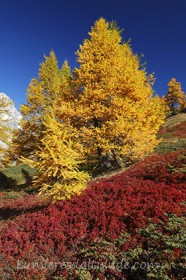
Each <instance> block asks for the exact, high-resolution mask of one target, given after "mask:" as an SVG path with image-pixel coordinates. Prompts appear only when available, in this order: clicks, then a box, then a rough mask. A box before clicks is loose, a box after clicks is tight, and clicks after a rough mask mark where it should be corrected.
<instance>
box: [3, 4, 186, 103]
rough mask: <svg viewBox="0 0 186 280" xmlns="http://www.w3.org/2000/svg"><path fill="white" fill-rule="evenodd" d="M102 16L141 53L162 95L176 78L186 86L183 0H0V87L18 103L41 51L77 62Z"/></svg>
mask: <svg viewBox="0 0 186 280" xmlns="http://www.w3.org/2000/svg"><path fill="white" fill-rule="evenodd" d="M100 17H104V18H105V19H107V20H108V21H110V20H115V21H116V22H117V23H118V25H119V26H120V28H121V29H123V28H124V29H125V31H124V33H123V39H124V40H128V39H129V38H130V39H131V44H132V49H133V51H134V52H135V53H138V54H142V53H143V54H144V60H145V61H147V70H148V72H149V73H151V72H155V77H156V78H157V79H156V83H155V86H154V90H155V91H156V93H157V94H159V95H160V96H161V95H162V94H165V93H166V91H167V83H168V81H169V80H170V79H171V78H172V77H175V78H176V79H177V80H178V81H179V82H181V83H182V88H183V90H184V91H186V75H185V69H186V0H177V1H175V0H172V1H170V0H99V1H98V0H94V1H89V0H51V1H49V0H0V40H1V42H0V92H4V93H6V94H7V95H9V96H10V98H12V99H13V101H14V102H15V105H16V107H17V108H19V107H20V105H21V103H25V102H26V89H27V87H28V85H29V82H30V80H31V79H32V78H34V77H37V73H38V69H39V64H40V63H41V62H42V61H43V56H44V54H46V55H48V54H49V52H50V50H51V49H52V50H54V52H55V53H56V55H57V58H58V60H59V62H60V64H62V63H63V61H64V60H65V59H67V60H68V61H69V64H70V66H71V68H72V69H73V68H74V66H75V61H76V57H75V54H74V53H75V51H77V49H78V48H79V45H80V44H82V42H83V40H84V39H85V38H86V37H87V36H88V35H87V33H88V31H90V28H91V26H92V25H93V23H94V22H95V21H96V20H97V19H99V18H100Z"/></svg>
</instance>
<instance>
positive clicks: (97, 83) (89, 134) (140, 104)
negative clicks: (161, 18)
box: [9, 18, 165, 199]
mask: <svg viewBox="0 0 186 280" xmlns="http://www.w3.org/2000/svg"><path fill="white" fill-rule="evenodd" d="M88 34H89V38H88V39H85V40H84V42H83V44H82V45H81V46H80V48H79V50H78V51H77V53H76V55H77V62H78V64H79V66H78V67H76V68H75V69H74V71H73V73H72V74H71V72H70V68H69V66H68V63H67V61H65V62H64V64H63V66H62V68H59V66H58V61H57V58H56V56H55V54H54V52H51V53H50V55H49V57H47V56H45V61H44V62H43V63H42V64H41V65H40V69H39V73H38V78H34V79H33V80H32V81H31V83H30V85H29V88H28V91H27V104H24V105H22V107H21V112H22V114H23V116H24V120H23V123H22V130H20V131H19V132H18V134H16V135H15V138H14V141H13V144H12V146H11V148H10V150H11V152H10V153H9V154H10V155H11V156H10V158H11V157H12V160H19V159H20V157H21V156H23V157H24V158H26V161H25V162H26V163H29V164H32V165H33V166H34V167H36V166H37V167H38V168H39V170H40V171H42V172H43V175H41V177H40V179H39V182H40V185H41V187H42V190H46V193H50V194H51V193H53V195H54V197H55V198H54V199H59V198H61V192H63V190H64V189H66V190H67V189H71V188H72V189H74V190H75V189H76V188H77V189H81V188H82V189H83V188H84V187H80V188H79V186H77V187H76V186H75V184H74V183H72V182H74V181H76V179H77V177H78V181H79V182H80V181H82V182H84V183H85V184H86V180H85V178H84V175H85V173H84V172H81V171H80V170H81V168H82V164H80V161H79V158H82V159H83V161H84V165H87V166H86V168H85V166H84V167H83V168H85V169H86V170H87V171H88V172H89V173H90V175H92V173H93V170H96V169H98V170H99V169H100V168H103V169H108V168H113V167H117V168H118V167H121V166H123V165H124V164H125V162H126V161H135V160H139V159H142V158H144V157H145V156H147V155H149V154H150V153H152V152H153V150H154V148H155V147H156V145H157V144H158V143H159V142H160V140H159V139H157V131H158V130H159V128H160V126H161V125H162V124H163V122H164V118H165V112H164V109H163V106H162V101H161V99H160V98H159V97H158V96H154V92H153V89H152V84H153V81H154V78H153V75H152V74H151V75H147V72H146V69H145V68H144V67H143V66H142V65H141V62H140V58H139V56H137V55H136V54H134V53H133V52H132V48H131V46H130V45H129V43H128V42H124V43H123V39H122V36H121V31H120V30H119V28H118V27H117V26H116V24H114V23H109V22H107V21H106V20H105V19H103V18H100V19H99V20H98V21H96V22H95V24H94V25H93V27H92V28H91V31H90V32H89V33H88ZM51 110H52V112H53V115H52V116H53V118H54V119H53V120H52V119H51V118H50V123H47V124H46V121H45V118H46V119H49V117H50V111H51ZM60 130H61V131H60ZM52 133H53V135H52ZM64 135H65V136H64ZM74 136H75V137H74ZM65 137H66V138H65ZM54 138H55V140H54ZM64 138H65V144H64ZM66 139H68V140H66ZM68 141H69V142H68ZM53 143H55V144H54V145H53ZM54 146H55V147H54ZM76 146H78V147H81V148H80V152H79V155H78V156H77V155H76V152H77V150H76V148H75V147H76ZM59 147H60V148H59ZM74 149H75V150H74ZM63 150H64V151H65V150H66V151H67V152H63ZM80 154H81V155H80ZM47 157H48V158H49V160H47ZM28 159H29V160H30V161H27V160H28ZM65 161H66V163H65ZM75 161H76V162H75ZM72 162H73V164H72ZM68 164H69V167H68V166H67V165H68ZM71 164H72V165H71ZM80 165H81V166H80ZM51 166H54V168H53V167H51ZM72 166H73V168H74V173H73V171H72ZM62 169H63V171H59V170H62ZM66 169H69V171H68V172H67V173H68V175H69V177H68V176H67V175H66V178H65V180H67V181H68V183H67V186H68V188H67V186H62V181H61V175H59V174H62V173H63V176H64V174H66V171H65V170H66ZM52 170H53V171H52ZM56 170H58V171H59V172H58V171H56ZM78 170H79V174H78ZM71 172H72V173H71ZM72 174H74V175H73V176H75V177H74V178H72ZM75 174H76V175H75ZM80 177H81V178H80ZM46 178H48V179H46ZM86 178H88V175H86ZM42 180H43V182H42ZM47 180H48V181H47ZM52 182H54V183H52ZM63 182H64V181H63ZM70 182H71V183H72V185H71V183H70ZM46 185H47V187H46ZM70 185H71V187H70ZM44 186H45V187H44ZM50 187H51V188H53V191H52V192H50V191H49V189H50ZM60 188H61V190H60ZM63 188H64V189H63ZM77 189H76V190H77ZM70 193H71V194H73V191H69V194H70ZM69 194H68V195H67V196H69Z"/></svg>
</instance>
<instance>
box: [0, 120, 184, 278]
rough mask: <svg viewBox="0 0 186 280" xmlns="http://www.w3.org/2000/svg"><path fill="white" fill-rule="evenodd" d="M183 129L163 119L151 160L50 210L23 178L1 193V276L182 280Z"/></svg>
mask: <svg viewBox="0 0 186 280" xmlns="http://www.w3.org/2000/svg"><path fill="white" fill-rule="evenodd" d="M185 124H186V120H185V115H184V114H180V115H177V116H173V117H171V118H169V119H167V121H166V123H165V125H164V127H162V129H161V130H160V132H159V136H160V137H162V138H163V142H162V143H161V144H159V147H157V149H156V154H154V155H152V156H149V157H147V158H146V159H144V160H143V161H141V162H138V163H136V164H134V165H132V166H131V167H129V168H127V170H120V172H117V173H115V174H107V175H105V176H104V178H99V180H96V181H91V182H90V183H89V185H88V188H87V189H86V190H85V191H84V193H83V194H82V195H80V196H74V197H73V198H72V199H70V200H67V201H63V202H57V203H55V204H51V203H50V202H49V201H47V200H45V198H44V197H43V196H39V197H38V196H37V193H34V192H33V191H32V189H31V186H30V185H29V184H30V181H29V180H28V182H27V185H25V184H23V185H20V186H16V185H15V184H13V185H12V188H11V187H10V186H9V189H8V191H7V190H6V189H1V192H0V216H1V221H0V254H1V258H0V278H1V279H6V280H9V279H15V280H17V279H18V280H19V279H25V280H27V279H28V280H29V279H30V280H31V279H38V275H39V278H42V279H44V280H49V279H51V280H54V279H55V280H72V279H77V280H78V279H79V280H96V279H97V280H98V279H99V280H105V279H115V280H152V279H153V280H154V279H157V280H164V279H172V280H175V279H178V280H181V279H184V275H185V272H186V271H185V267H184V262H185V260H184V258H185V250H186V247H185V244H186V242H185V241H186V234H185V230H184V226H185V214H184V213H185V201H186V192H185V190H186V183H185V182H186V145H185V144H186V125H185ZM157 152H158V153H157ZM165 152H168V153H165ZM21 170H22V169H21V168H20V167H19V173H16V176H17V177H14V178H15V179H16V180H18V177H19V176H20V177H21V176H23V174H22V173H21V172H22V171H21ZM26 170H27V172H28V174H27V175H29V172H30V173H31V172H33V170H31V171H30V170H29V169H28V168H27V169H26ZM6 172H7V171H6ZM13 172H14V173H15V170H14V171H13ZM6 174H8V172H7V173H6ZM9 174H11V172H9ZM33 174H34V173H33ZM30 175H31V174H30ZM10 177H11V176H10ZM18 181H19V180H18ZM10 182H11V180H10ZM20 182H23V181H21V180H20Z"/></svg>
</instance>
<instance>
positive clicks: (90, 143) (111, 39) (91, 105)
mask: <svg viewBox="0 0 186 280" xmlns="http://www.w3.org/2000/svg"><path fill="white" fill-rule="evenodd" d="M76 54H77V62H78V63H79V67H77V68H75V70H74V73H73V74H74V89H75V99H74V104H76V105H74V117H73V118H72V120H73V125H75V127H76V128H78V129H79V134H80V138H81V141H82V143H83V145H84V149H85V153H86V155H87V158H90V157H92V156H94V157H96V158H97V160H98V162H100V163H101V162H102V163H103V161H104V160H105V159H106V158H107V159H108V158H110V159H111V161H112V160H113V161H116V162H117V163H118V164H119V165H120V163H121V161H119V159H120V160H122V161H123V160H124V159H126V158H129V159H132V160H134V159H140V158H143V157H144V156H146V155H148V154H149V153H151V152H152V151H153V149H154V147H155V146H156V145H157V144H158V143H159V140H157V138H156V134H157V131H158V129H159V127H160V126H161V125H162V124H163V122H164V118H165V113H164V110H162V102H161V100H160V98H159V97H158V96H155V97H154V96H153V89H152V82H153V76H152V75H150V76H148V75H147V73H146V70H145V68H144V67H142V66H141V64H140V58H139V57H138V56H137V55H135V54H133V52H132V49H131V47H130V45H129V43H127V42H126V43H123V42H122V37H121V32H120V30H119V28H118V27H117V26H116V25H115V24H113V23H109V22H107V21H106V20H105V19H103V18H100V19H99V20H98V21H96V22H95V24H94V25H93V27H92V29H91V31H90V32H89V38H88V39H85V40H84V42H83V45H80V48H79V50H78V51H77V53H76Z"/></svg>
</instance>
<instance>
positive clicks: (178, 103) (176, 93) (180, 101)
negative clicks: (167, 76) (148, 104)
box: [165, 78, 186, 114]
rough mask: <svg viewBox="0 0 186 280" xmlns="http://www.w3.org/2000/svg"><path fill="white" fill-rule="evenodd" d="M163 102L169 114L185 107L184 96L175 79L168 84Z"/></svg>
mask: <svg viewBox="0 0 186 280" xmlns="http://www.w3.org/2000/svg"><path fill="white" fill-rule="evenodd" d="M165 102H166V104H167V106H168V108H169V111H170V113H171V114H172V113H173V114H174V113H176V111H180V110H181V109H183V108H185V107H186V95H185V93H184V91H183V90H182V86H181V83H180V82H177V81H176V79H175V78H172V79H171V80H170V82H169V83H168V92H167V94H166V96H165Z"/></svg>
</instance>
